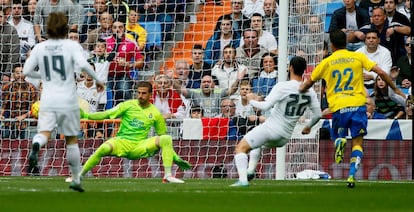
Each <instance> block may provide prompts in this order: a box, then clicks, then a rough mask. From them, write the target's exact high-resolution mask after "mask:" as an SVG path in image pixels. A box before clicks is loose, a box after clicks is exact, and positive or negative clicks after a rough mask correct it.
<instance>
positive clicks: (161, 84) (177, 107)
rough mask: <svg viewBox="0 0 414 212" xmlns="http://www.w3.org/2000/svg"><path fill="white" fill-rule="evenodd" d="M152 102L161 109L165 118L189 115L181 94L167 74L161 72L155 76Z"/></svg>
mask: <svg viewBox="0 0 414 212" xmlns="http://www.w3.org/2000/svg"><path fill="white" fill-rule="evenodd" d="M151 103H153V104H154V105H155V107H157V108H158V110H160V112H161V113H162V115H163V117H164V118H165V119H170V118H185V117H186V116H187V114H186V109H185V105H184V103H183V101H182V100H181V97H180V94H179V93H177V92H176V91H174V90H173V87H172V80H171V78H169V77H168V76H167V75H163V74H161V75H157V76H156V77H155V89H154V90H153V95H152V99H151Z"/></svg>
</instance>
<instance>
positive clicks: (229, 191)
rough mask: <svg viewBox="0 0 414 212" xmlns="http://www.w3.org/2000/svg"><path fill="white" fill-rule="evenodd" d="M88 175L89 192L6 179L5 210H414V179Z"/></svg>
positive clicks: (0, 190) (0, 191) (52, 180)
mask: <svg viewBox="0 0 414 212" xmlns="http://www.w3.org/2000/svg"><path fill="white" fill-rule="evenodd" d="M233 182H235V180H234V179H187V180H186V183H185V184H162V183H161V179H135V178H86V179H85V180H84V181H83V185H84V188H85V190H86V192H84V193H78V192H75V191H72V190H70V189H69V188H68V184H67V183H65V182H64V178H63V177H0V211H3V212H8V211H30V212H35V211H41V212H45V211H62V212H64V211H71V212H79V211H90V212H94V211H116V212H123V211H137V212H149V211H160V212H163V211H168V212H172V211H180V212H181V211H253V212H258V211H267V212H270V211H326V212H328V211H414V203H413V199H414V198H413V197H414V182H413V181H358V182H357V184H356V187H355V188H354V189H349V188H347V187H346V183H345V182H344V181H343V180H342V181H339V180H308V181H296V180H289V181H277V180H254V181H252V183H251V185H250V186H249V187H245V188H232V187H229V185H230V184H232V183H233Z"/></svg>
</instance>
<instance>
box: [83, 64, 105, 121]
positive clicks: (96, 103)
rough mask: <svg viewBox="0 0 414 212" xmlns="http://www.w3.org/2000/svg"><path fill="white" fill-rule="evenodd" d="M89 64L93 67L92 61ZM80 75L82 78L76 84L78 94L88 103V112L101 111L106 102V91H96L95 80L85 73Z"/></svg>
mask: <svg viewBox="0 0 414 212" xmlns="http://www.w3.org/2000/svg"><path fill="white" fill-rule="evenodd" d="M91 66H92V67H93V69H95V65H94V64H93V63H91ZM82 76H83V80H82V81H80V82H78V83H77V84H76V85H77V93H78V96H79V97H81V98H82V99H84V100H86V101H87V102H88V103H89V110H88V111H89V112H92V113H94V112H97V111H103V110H104V107H105V104H106V93H105V92H98V90H97V89H96V83H95V81H94V80H93V78H92V77H91V76H89V75H88V74H87V73H82Z"/></svg>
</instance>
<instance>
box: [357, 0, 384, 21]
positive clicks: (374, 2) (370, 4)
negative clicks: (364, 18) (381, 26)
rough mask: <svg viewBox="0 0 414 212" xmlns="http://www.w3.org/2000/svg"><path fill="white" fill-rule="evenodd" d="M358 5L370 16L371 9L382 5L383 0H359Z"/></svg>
mask: <svg viewBox="0 0 414 212" xmlns="http://www.w3.org/2000/svg"><path fill="white" fill-rule="evenodd" d="M359 7H361V8H364V9H365V10H367V11H368V14H369V16H370V17H372V11H373V10H374V8H377V7H380V8H383V7H384V0H361V1H360V3H359Z"/></svg>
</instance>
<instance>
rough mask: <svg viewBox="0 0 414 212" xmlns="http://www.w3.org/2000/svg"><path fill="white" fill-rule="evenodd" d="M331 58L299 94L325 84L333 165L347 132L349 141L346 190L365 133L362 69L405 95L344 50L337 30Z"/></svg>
mask: <svg viewBox="0 0 414 212" xmlns="http://www.w3.org/2000/svg"><path fill="white" fill-rule="evenodd" d="M329 38H330V40H331V47H332V51H333V53H332V55H331V56H329V57H328V58H326V59H324V60H323V61H322V62H321V63H320V64H319V65H318V66H317V67H316V68H315V70H313V72H312V75H311V77H310V80H308V81H306V82H304V83H303V84H302V85H301V87H300V89H299V91H301V92H305V91H306V90H307V89H309V88H310V87H311V86H312V85H313V84H314V83H315V82H316V81H318V80H320V79H324V80H325V81H326V95H327V100H328V103H329V109H330V110H331V111H332V113H333V114H332V128H333V135H332V138H333V139H334V141H335V162H336V163H341V162H342V159H343V157H344V149H345V145H346V141H347V140H346V138H345V137H346V136H347V135H348V130H349V131H350V133H351V138H352V152H351V161H350V170H349V177H348V180H347V183H348V187H350V188H353V187H354V186H355V179H354V176H355V173H356V172H357V170H358V167H359V165H360V163H361V160H362V156H363V150H362V142H363V137H364V135H366V134H367V122H368V119H367V115H366V106H365V102H366V94H365V88H364V76H363V69H365V70H370V71H374V72H376V73H377V74H378V75H379V76H381V78H382V79H384V81H385V82H387V83H388V85H389V86H390V87H391V88H392V89H393V90H394V91H395V92H396V93H397V94H399V95H401V96H404V98H405V95H404V94H403V93H402V92H401V90H399V89H398V88H397V87H396V86H395V84H394V83H393V82H392V80H391V78H390V77H389V76H388V75H387V74H386V73H385V72H384V71H383V70H382V69H381V68H380V67H378V66H377V65H376V63H375V62H373V61H371V60H370V59H368V57H367V56H365V55H364V54H362V53H357V52H351V51H348V50H346V49H345V46H346V35H345V33H344V32H342V31H340V30H338V31H334V32H331V33H330V34H329Z"/></svg>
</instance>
